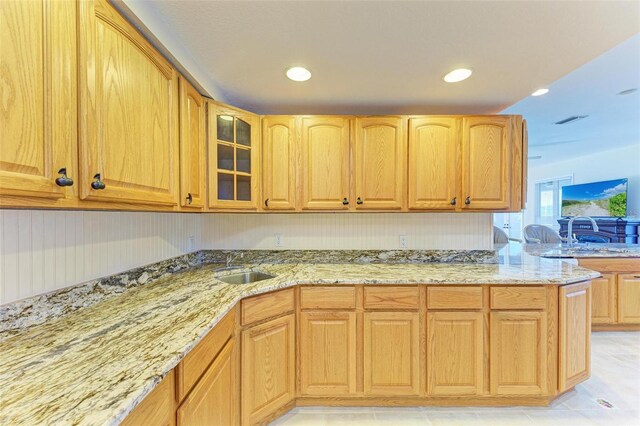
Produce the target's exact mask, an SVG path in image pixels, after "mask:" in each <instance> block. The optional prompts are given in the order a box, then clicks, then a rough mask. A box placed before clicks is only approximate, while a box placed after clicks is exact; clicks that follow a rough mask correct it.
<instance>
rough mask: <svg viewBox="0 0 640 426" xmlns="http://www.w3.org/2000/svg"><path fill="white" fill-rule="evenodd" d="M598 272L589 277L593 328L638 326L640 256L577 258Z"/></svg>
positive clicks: (583, 264)
mask: <svg viewBox="0 0 640 426" xmlns="http://www.w3.org/2000/svg"><path fill="white" fill-rule="evenodd" d="M578 264H579V265H580V266H582V267H584V268H588V269H593V270H594V271H598V272H600V273H601V274H602V278H595V279H593V280H592V281H591V324H592V329H593V330H596V331H600V330H602V331H605V330H612V331H619V330H628V331H634V330H635V331H637V330H640V259H638V258H633V257H629V258H580V259H578Z"/></svg>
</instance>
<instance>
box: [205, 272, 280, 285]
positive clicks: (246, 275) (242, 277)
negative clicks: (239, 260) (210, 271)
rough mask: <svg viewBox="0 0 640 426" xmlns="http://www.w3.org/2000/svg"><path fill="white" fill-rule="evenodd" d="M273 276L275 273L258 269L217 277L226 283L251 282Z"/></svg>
mask: <svg viewBox="0 0 640 426" xmlns="http://www.w3.org/2000/svg"><path fill="white" fill-rule="evenodd" d="M270 278H275V275H270V274H265V273H264V272H259V271H246V272H239V273H237V274H231V275H225V276H223V277H219V278H218V279H219V280H220V281H222V282H225V283H227V284H251V283H255V282H257V281H262V280H268V279H270Z"/></svg>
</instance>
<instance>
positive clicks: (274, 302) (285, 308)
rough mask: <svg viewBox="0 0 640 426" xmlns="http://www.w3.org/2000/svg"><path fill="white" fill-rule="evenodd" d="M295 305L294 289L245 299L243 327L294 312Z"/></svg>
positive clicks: (243, 304)
mask: <svg viewBox="0 0 640 426" xmlns="http://www.w3.org/2000/svg"><path fill="white" fill-rule="evenodd" d="M294 305H295V303H294V298H293V289H292V288H289V289H286V290H281V291H276V292H273V293H267V294H261V295H260V296H255V297H252V298H250V299H245V300H243V301H242V325H246V324H251V323H254V322H258V321H262V320H265V319H267V318H271V317H275V316H278V315H283V314H286V313H289V312H292V311H293V309H294Z"/></svg>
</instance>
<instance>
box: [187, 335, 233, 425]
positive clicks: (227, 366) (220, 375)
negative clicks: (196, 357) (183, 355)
mask: <svg viewBox="0 0 640 426" xmlns="http://www.w3.org/2000/svg"><path fill="white" fill-rule="evenodd" d="M237 377H238V365H237V356H236V345H235V342H234V341H233V339H232V340H229V342H227V344H226V345H225V347H224V348H223V349H222V351H221V352H220V354H218V356H217V357H216V359H215V360H214V361H213V363H212V364H211V365H210V366H209V368H208V369H207V371H206V372H205V373H204V375H203V376H202V377H201V378H200V380H199V381H198V383H197V384H196V386H195V387H194V388H193V390H192V391H191V393H189V395H188V396H187V397H186V398H185V400H184V401H183V403H182V405H180V407H179V408H178V412H177V424H178V426H210V425H236V424H238V422H239V419H238V414H239V411H240V410H239V409H238V406H239V397H240V392H239V388H238V381H237Z"/></svg>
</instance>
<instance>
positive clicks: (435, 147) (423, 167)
mask: <svg viewBox="0 0 640 426" xmlns="http://www.w3.org/2000/svg"><path fill="white" fill-rule="evenodd" d="M459 158H460V119H459V118H455V117H437V116H434V117H420V118H411V119H410V120H409V156H408V170H409V209H423V210H455V209H456V206H457V205H458V201H459V197H460V195H459V191H460V190H459V184H458V182H459V170H460V167H459V165H460V161H459Z"/></svg>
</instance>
